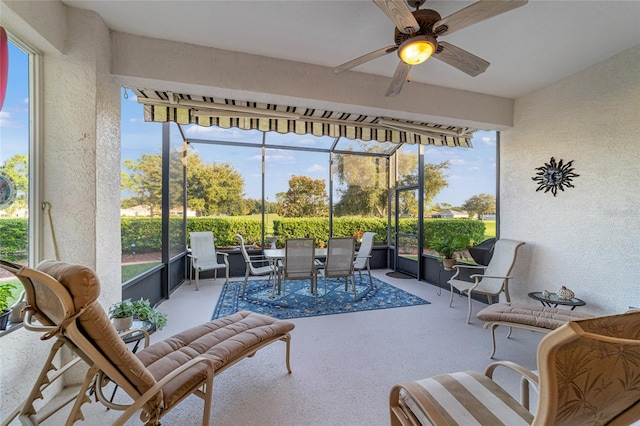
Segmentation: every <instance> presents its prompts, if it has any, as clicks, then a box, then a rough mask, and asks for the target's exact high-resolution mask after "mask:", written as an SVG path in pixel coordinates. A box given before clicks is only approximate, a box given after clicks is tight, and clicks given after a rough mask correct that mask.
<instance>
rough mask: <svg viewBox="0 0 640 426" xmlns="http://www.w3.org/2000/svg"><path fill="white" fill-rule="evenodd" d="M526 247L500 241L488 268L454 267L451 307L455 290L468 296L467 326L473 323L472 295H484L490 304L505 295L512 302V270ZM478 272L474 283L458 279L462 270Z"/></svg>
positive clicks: (450, 283)
mask: <svg viewBox="0 0 640 426" xmlns="http://www.w3.org/2000/svg"><path fill="white" fill-rule="evenodd" d="M522 245H524V242H522V241H516V240H507V239H500V240H498V241H497V242H496V245H495V246H494V249H493V256H492V257H491V261H490V262H489V264H488V265H487V266H481V265H453V266H452V268H453V269H455V271H456V273H455V274H453V276H452V277H451V279H450V280H449V281H448V283H449V285H450V286H451V297H450V299H449V307H451V305H452V304H453V293H454V291H453V289H456V290H458V292H459V293H460V295H465V294H466V295H467V299H468V303H469V309H468V313H467V324H470V323H471V299H472V297H471V296H472V294H473V293H477V294H484V295H486V296H487V300H488V301H489V304H491V303H493V296H499V295H500V293H504V296H505V298H506V299H507V302H511V296H509V280H510V279H511V278H512V277H511V276H510V275H509V274H511V270H512V269H513V265H514V264H515V263H516V255H517V254H518V248H520V246H522ZM465 269H468V270H478V271H479V273H477V274H473V275H471V277H470V278H471V279H472V280H473V281H466V280H461V279H459V278H458V276H459V275H460V271H462V270H465Z"/></svg>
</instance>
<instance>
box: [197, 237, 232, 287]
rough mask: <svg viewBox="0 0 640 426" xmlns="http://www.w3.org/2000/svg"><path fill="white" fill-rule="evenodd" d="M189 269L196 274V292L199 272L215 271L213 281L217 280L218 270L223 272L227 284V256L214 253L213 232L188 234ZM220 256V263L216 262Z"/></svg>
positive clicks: (198, 284) (198, 285) (226, 254)
mask: <svg viewBox="0 0 640 426" xmlns="http://www.w3.org/2000/svg"><path fill="white" fill-rule="evenodd" d="M189 241H190V242H191V247H190V250H191V263H192V264H191V267H192V268H193V269H194V270H195V272H196V290H200V272H203V271H211V270H213V271H215V275H214V279H217V278H218V269H224V270H225V276H226V281H225V283H227V284H228V283H229V259H228V257H229V254H228V253H222V252H219V251H216V245H215V242H214V241H215V240H214V238H213V232H211V231H205V232H190V233H189ZM218 256H222V263H220V262H219V261H218Z"/></svg>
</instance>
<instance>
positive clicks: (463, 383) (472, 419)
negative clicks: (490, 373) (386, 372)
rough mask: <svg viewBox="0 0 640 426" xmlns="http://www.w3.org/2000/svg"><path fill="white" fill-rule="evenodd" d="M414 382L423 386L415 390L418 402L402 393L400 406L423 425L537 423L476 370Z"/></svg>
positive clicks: (509, 424)
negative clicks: (407, 409) (408, 410)
mask: <svg viewBox="0 0 640 426" xmlns="http://www.w3.org/2000/svg"><path fill="white" fill-rule="evenodd" d="M414 383H415V384H417V385H419V386H416V387H413V392H416V393H417V395H415V398H416V400H414V398H413V397H410V396H409V395H408V394H407V393H401V395H400V403H401V404H402V405H404V406H406V407H408V408H409V409H410V410H411V413H412V414H413V415H414V416H415V418H416V419H417V420H418V421H419V422H420V424H422V425H431V424H436V425H437V424H447V425H464V426H467V425H495V426H497V425H507V426H517V425H529V424H531V422H532V421H533V415H532V414H531V413H530V412H529V411H528V410H527V409H525V408H524V407H523V406H522V405H521V404H520V403H519V402H518V401H516V400H515V399H514V398H513V397H512V396H511V395H509V394H508V393H507V392H506V391H505V390H504V389H502V388H501V387H500V386H498V385H497V384H496V383H495V382H494V381H492V380H491V379H489V378H488V377H487V376H485V375H484V374H481V373H477V372H475V371H466V372H459V373H452V374H443V375H440V376H435V377H431V378H428V379H423V380H417V381H416V382H414ZM444 407H446V409H445V408H444ZM425 409H426V411H428V412H429V415H427V414H426V413H425ZM430 419H431V420H430Z"/></svg>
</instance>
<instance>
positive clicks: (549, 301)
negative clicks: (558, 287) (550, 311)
mask: <svg viewBox="0 0 640 426" xmlns="http://www.w3.org/2000/svg"><path fill="white" fill-rule="evenodd" d="M528 296H529V297H530V298H532V299H533V300H537V301H539V302H540V303H542V306H548V307H550V308H557V307H558V305H563V306H571V310H572V311H573V310H574V309H575V308H576V306H584V305H586V304H587V302H585V301H584V300H582V299H578V298H577V297H574V298H573V299H560V298H559V297H558V295H557V294H555V293H551V294H549V296H544V295H543V294H542V292H541V291H534V292H532V293H529V294H528Z"/></svg>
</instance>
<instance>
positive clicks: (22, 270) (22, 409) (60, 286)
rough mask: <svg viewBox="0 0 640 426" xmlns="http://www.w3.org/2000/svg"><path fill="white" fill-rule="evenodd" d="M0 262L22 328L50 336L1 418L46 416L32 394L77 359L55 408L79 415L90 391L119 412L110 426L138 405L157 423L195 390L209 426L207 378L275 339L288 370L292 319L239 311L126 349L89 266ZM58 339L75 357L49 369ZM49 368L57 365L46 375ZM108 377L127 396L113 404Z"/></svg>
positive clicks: (149, 420) (210, 380)
mask: <svg viewBox="0 0 640 426" xmlns="http://www.w3.org/2000/svg"><path fill="white" fill-rule="evenodd" d="M0 267H2V268H4V269H6V270H8V271H10V272H12V273H14V274H15V275H16V276H17V277H18V278H19V279H20V280H21V281H22V283H23V284H24V286H25V290H26V293H27V302H28V307H27V311H26V313H25V321H24V324H25V328H27V329H29V330H33V331H39V332H45V334H44V336H43V337H42V338H43V339H48V338H51V337H56V339H57V340H56V342H55V343H54V345H53V348H52V349H51V351H50V354H49V358H48V359H47V361H46V363H45V365H44V366H43V369H42V372H41V373H40V375H39V376H38V379H37V380H36V383H35V384H34V387H33V390H32V392H31V394H30V395H29V396H28V397H27V398H26V399H25V401H24V403H23V404H21V405H20V406H19V407H18V408H17V409H16V410H14V412H13V413H12V414H11V415H10V416H9V418H7V419H5V420H3V422H2V424H8V423H10V422H11V420H12V419H14V418H16V417H18V416H19V417H20V419H21V421H22V422H23V423H24V422H26V423H28V424H39V423H40V422H41V421H43V420H44V419H45V418H46V416H47V414H42V413H37V412H36V409H35V407H34V404H33V402H34V400H35V399H38V398H42V394H41V391H42V390H43V389H44V388H46V387H47V386H48V385H49V384H50V383H51V382H53V381H54V380H55V379H57V378H59V377H60V375H61V374H62V373H64V372H65V371H66V370H67V369H68V368H70V367H71V366H72V365H71V364H74V365H75V364H77V363H78V360H80V359H81V360H83V361H84V362H86V363H87V364H88V365H89V370H88V372H87V373H86V375H85V379H84V383H83V384H82V386H81V388H80V391H79V393H77V394H75V395H73V397H72V398H69V399H68V400H66V401H64V402H63V403H61V404H60V405H59V406H58V407H57V408H55V410H54V412H56V411H58V410H59V409H60V408H62V407H63V406H64V405H66V404H68V403H69V402H71V401H75V403H74V405H73V408H72V410H71V413H70V414H69V417H68V419H67V422H66V424H68V425H70V424H73V423H74V422H75V421H76V420H79V419H83V416H82V412H81V410H80V408H81V406H82V404H83V403H84V402H90V399H89V395H90V394H91V393H93V392H95V395H96V399H97V400H99V401H100V402H101V403H103V404H104V405H105V406H107V407H109V408H112V409H117V410H124V413H123V414H122V415H121V416H120V417H119V418H118V419H117V421H116V422H115V423H114V424H116V425H120V424H124V423H125V422H126V421H127V420H128V419H129V418H131V417H132V416H133V415H134V414H135V413H136V412H138V411H139V410H140V409H141V412H140V419H141V420H142V421H143V422H145V424H148V425H155V424H159V421H160V419H161V418H162V416H163V415H164V414H166V413H167V412H168V411H169V410H171V409H172V408H173V407H174V406H176V405H177V404H178V403H179V402H180V401H182V400H183V399H184V398H186V397H188V396H189V395H191V394H195V395H197V396H199V397H201V398H203V399H204V412H203V419H202V424H203V425H208V424H209V414H210V407H211V398H212V390H213V378H214V376H216V375H217V374H219V373H220V372H222V371H224V370H226V369H227V368H229V367H230V366H232V365H234V364H235V363H237V362H238V361H240V360H242V359H244V358H246V357H251V356H253V355H254V354H255V353H256V352H257V351H258V350H259V349H261V348H263V347H265V346H267V345H269V344H271V343H273V342H276V341H279V340H282V341H284V342H285V343H286V367H287V370H288V372H289V373H291V368H290V365H289V349H290V340H291V337H290V334H289V332H290V331H291V330H292V329H293V328H294V324H293V323H291V322H288V321H280V320H277V319H274V318H271V317H268V316H265V315H260V314H256V313H252V312H238V313H235V314H233V315H230V316H228V317H224V318H219V319H216V320H213V321H210V322H207V323H204V324H201V325H198V326H196V327H193V328H190V329H188V330H185V331H183V332H181V333H178V334H176V335H174V336H172V337H170V338H168V339H165V340H163V341H160V342H158V343H155V344H153V345H151V346H148V347H146V348H145V349H143V350H141V351H139V352H138V353H137V354H133V353H132V352H131V350H130V349H129V348H128V347H127V346H126V345H125V343H124V342H123V340H122V336H121V335H119V334H118V333H117V332H116V330H115V328H114V327H113V325H112V324H111V322H110V321H109V318H108V316H107V314H106V312H105V311H104V309H103V308H102V306H100V304H98V302H97V298H98V296H99V294H100V284H99V281H98V277H97V276H96V275H95V273H94V272H93V271H92V270H91V269H89V268H86V267H83V266H78V265H71V264H66V263H62V262H54V261H45V262H43V263H41V264H40V265H38V267H37V269H31V268H27V267H22V266H20V265H15V264H12V263H10V262H5V261H0ZM34 320H37V323H36V322H34ZM38 323H39V324H38ZM147 341H148V335H147ZM63 345H64V346H67V347H68V348H70V349H71V350H72V351H73V352H75V353H76V354H77V355H78V356H79V358H76V359H75V360H73V361H72V362H70V363H69V364H67V365H65V366H61V367H56V366H54V358H55V356H56V352H57V351H58V350H59V349H60V347H62V346H63ZM53 369H55V370H58V371H57V372H56V373H54V374H49V372H50V371H51V370H53ZM110 381H112V382H114V383H115V384H117V385H118V386H119V387H120V388H122V389H123V390H124V391H125V392H126V393H127V394H128V395H129V396H130V397H131V399H132V400H133V402H132V403H131V404H128V405H119V404H113V403H111V402H110V401H109V400H108V398H105V397H104V395H103V393H102V387H103V386H105V385H106V384H108V383H109V382H110ZM76 395H77V397H76Z"/></svg>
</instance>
